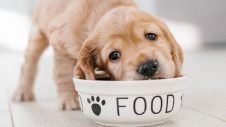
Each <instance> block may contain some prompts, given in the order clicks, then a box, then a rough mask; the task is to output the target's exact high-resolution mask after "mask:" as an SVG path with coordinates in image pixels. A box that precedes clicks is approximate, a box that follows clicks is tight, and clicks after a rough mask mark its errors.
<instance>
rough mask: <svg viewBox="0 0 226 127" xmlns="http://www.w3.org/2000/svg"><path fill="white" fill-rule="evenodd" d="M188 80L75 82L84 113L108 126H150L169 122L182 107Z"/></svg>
mask: <svg viewBox="0 0 226 127" xmlns="http://www.w3.org/2000/svg"><path fill="white" fill-rule="evenodd" d="M185 80H186V78H185V77H180V78H174V79H161V80H135V81H103V80H82V79H78V78H76V77H74V78H73V81H74V84H75V88H76V90H77V91H78V95H79V101H80V106H81V111H82V112H83V113H84V114H85V115H86V116H87V117H88V118H89V119H92V120H93V121H95V122H96V123H97V124H100V125H106V126H124V127H132V126H133V127H134V126H149V125H156V124H161V123H164V122H166V121H167V120H168V119H169V118H171V117H173V116H174V115H175V114H176V113H178V112H179V110H180V109H181V106H182V102H183V101H182V98H183V90H184V86H185V84H186V81H185Z"/></svg>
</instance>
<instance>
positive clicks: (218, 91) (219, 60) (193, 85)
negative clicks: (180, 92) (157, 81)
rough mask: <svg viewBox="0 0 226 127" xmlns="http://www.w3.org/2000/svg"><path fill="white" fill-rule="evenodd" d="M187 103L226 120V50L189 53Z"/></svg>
mask: <svg viewBox="0 0 226 127" xmlns="http://www.w3.org/2000/svg"><path fill="white" fill-rule="evenodd" d="M185 58H186V62H185V65H184V71H185V73H186V74H187V75H189V80H190V81H189V83H188V87H187V89H186V91H185V98H184V100H185V103H186V104H187V105H189V106H190V107H193V108H194V109H196V110H199V111H200V112H204V113H206V114H210V115H212V116H214V117H217V118H219V119H222V120H224V121H226V77H225V76H226V75H225V72H226V67H225V65H226V50H220V51H217V50H213V51H201V52H195V53H187V55H186V57H185Z"/></svg>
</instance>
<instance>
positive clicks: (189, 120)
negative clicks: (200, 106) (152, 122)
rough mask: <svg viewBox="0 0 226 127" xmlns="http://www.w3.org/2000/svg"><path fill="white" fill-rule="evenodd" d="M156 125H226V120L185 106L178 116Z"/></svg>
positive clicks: (183, 126)
mask: <svg viewBox="0 0 226 127" xmlns="http://www.w3.org/2000/svg"><path fill="white" fill-rule="evenodd" d="M156 127H226V122H224V121H222V120H218V119H215V118H213V117H211V116H208V115H206V114H203V113H201V112H198V111H196V110H194V109H191V108H189V107H187V106H183V108H182V110H181V112H180V113H179V114H178V115H177V116H176V117H174V118H172V119H171V120H170V121H168V122H167V123H166V124H162V125H159V126H156Z"/></svg>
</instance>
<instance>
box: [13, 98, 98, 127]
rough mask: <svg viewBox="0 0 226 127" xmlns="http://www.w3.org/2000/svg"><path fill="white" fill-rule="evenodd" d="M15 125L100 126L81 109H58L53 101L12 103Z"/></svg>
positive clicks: (34, 126) (43, 126) (26, 126)
mask: <svg viewBox="0 0 226 127" xmlns="http://www.w3.org/2000/svg"><path fill="white" fill-rule="evenodd" d="M12 112H13V118H14V124H15V127H101V126H99V125H96V124H94V123H93V122H92V121H90V120H88V119H87V118H86V117H85V116H84V115H83V114H82V112H81V111H59V110H58V108H57V105H56V102H55V101H48V102H43V101H42V102H39V101H36V102H32V103H22V104H18V103H13V104H12Z"/></svg>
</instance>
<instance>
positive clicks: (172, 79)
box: [73, 75, 187, 85]
mask: <svg viewBox="0 0 226 127" xmlns="http://www.w3.org/2000/svg"><path fill="white" fill-rule="evenodd" d="M75 79H76V80H80V81H82V82H108V83H111V82H114V83H119V85H120V83H128V82H136V83H137V82H155V83H157V82H171V81H180V80H186V79H187V75H183V76H181V77H176V78H168V79H154V80H151V79H150V80H110V81H109V80H86V79H80V78H79V77H78V76H73V80H75Z"/></svg>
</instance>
